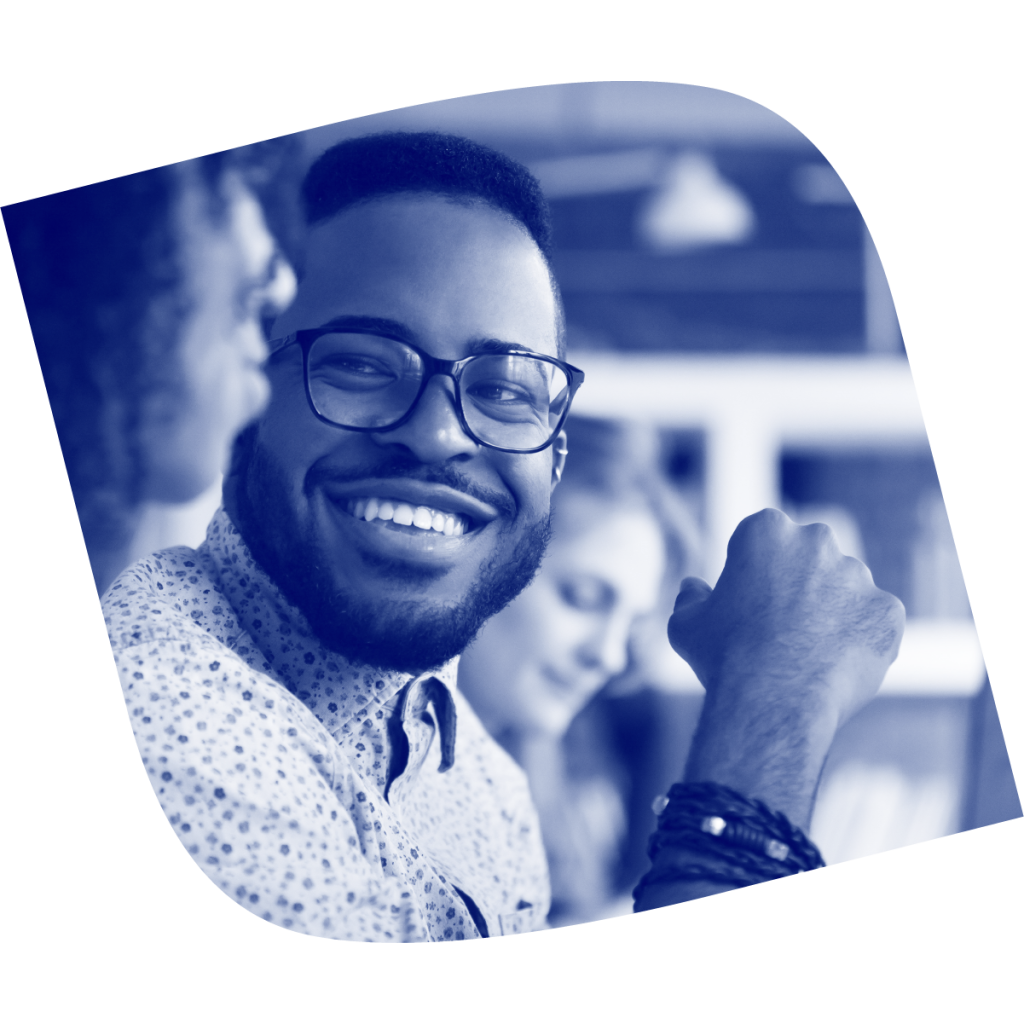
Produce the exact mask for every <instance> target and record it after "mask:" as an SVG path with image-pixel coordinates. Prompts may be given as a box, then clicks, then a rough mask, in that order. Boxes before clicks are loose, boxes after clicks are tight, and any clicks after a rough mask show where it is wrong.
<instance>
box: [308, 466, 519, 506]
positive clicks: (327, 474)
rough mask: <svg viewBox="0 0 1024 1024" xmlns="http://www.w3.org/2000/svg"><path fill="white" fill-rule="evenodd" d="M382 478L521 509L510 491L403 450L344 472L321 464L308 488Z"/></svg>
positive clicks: (315, 467) (314, 468)
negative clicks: (447, 489)
mask: <svg viewBox="0 0 1024 1024" xmlns="http://www.w3.org/2000/svg"><path fill="white" fill-rule="evenodd" d="M379 477H402V478H404V479H407V480H417V481H419V482H421V483H427V484H440V485H442V486H445V487H450V488H452V490H455V491H460V492H461V493H463V494H468V495H469V496H470V497H471V498H476V499H477V501H482V502H484V503H485V504H487V505H491V506H493V507H494V508H496V509H497V510H498V511H499V512H500V513H502V514H503V515H505V516H508V517H509V518H511V517H512V516H514V515H515V514H516V511H517V509H516V503H515V500H514V499H513V498H512V495H511V494H509V493H508V491H499V490H497V489H496V488H492V487H484V486H481V485H480V484H479V483H478V482H476V481H474V480H471V479H470V478H469V477H468V476H466V475H465V474H464V473H460V472H459V470H458V469H457V468H456V467H455V466H453V465H452V464H450V463H447V462H446V463H441V464H439V465H426V464H425V463H422V462H420V461H419V459H417V458H416V456H415V455H412V454H409V455H403V454H402V453H400V452H393V453H389V454H387V455H383V456H382V457H381V458H379V459H375V460H373V461H372V462H370V461H367V462H365V463H362V464H360V465H357V466H355V467H352V466H349V467H346V469H345V470H344V472H338V471H337V470H336V469H331V468H329V467H327V466H321V465H319V464H317V465H315V466H313V467H312V469H311V470H310V471H309V473H308V474H307V475H306V482H305V485H304V489H305V490H306V492H307V493H308V492H309V491H311V490H313V489H315V488H316V487H318V486H319V485H320V484H323V483H328V482H330V483H335V484H339V483H340V484H349V483H358V482H359V481H360V480H368V479H372V478H379Z"/></svg>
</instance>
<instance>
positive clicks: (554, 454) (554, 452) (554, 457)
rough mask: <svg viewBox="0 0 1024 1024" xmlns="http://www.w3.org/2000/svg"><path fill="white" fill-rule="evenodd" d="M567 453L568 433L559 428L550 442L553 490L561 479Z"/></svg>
mask: <svg viewBox="0 0 1024 1024" xmlns="http://www.w3.org/2000/svg"><path fill="white" fill-rule="evenodd" d="M568 454H569V435H568V434H566V432H565V431H564V430H560V431H559V432H558V435H557V436H556V437H555V439H554V441H553V442H552V443H551V490H554V489H555V487H556V486H557V484H558V481H559V480H561V479H562V472H563V470H564V469H565V459H566V456H567V455H568Z"/></svg>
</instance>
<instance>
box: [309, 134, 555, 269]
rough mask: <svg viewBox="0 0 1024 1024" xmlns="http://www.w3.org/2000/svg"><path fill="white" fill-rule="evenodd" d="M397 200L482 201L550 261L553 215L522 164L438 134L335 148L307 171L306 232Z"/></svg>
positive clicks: (373, 138) (362, 139)
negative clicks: (401, 196)
mask: <svg viewBox="0 0 1024 1024" xmlns="http://www.w3.org/2000/svg"><path fill="white" fill-rule="evenodd" d="M399 192H426V193H430V194H433V195H441V196H452V197H459V198H467V199H479V200H482V201H483V202H485V203H488V204H489V205H491V206H493V207H495V208H496V209H498V210H501V211H503V212H504V213H506V214H508V215H509V216H511V217H513V218H514V219H515V220H517V221H518V222H519V223H520V224H521V225H522V226H523V227H524V228H526V230H527V231H528V232H529V234H530V237H531V238H533V240H534V241H535V242H536V243H537V246H538V248H539V249H540V251H541V252H542V253H543V254H544V257H545V259H548V258H549V257H550V255H551V214H550V211H549V209H548V204H547V200H546V199H545V198H544V193H543V192H542V191H541V188H540V184H539V183H538V181H537V179H536V178H535V177H534V176H533V175H532V174H531V173H530V172H529V170H527V168H525V167H524V166H523V165H522V164H520V163H517V162H516V161H515V160H513V159H511V158H510V157H507V156H505V155H504V154H503V153H499V152H498V151H497V150H496V149H491V148H490V147H489V146H483V145H481V144H480V143H479V142H473V141H472V140H471V139H465V138H462V137H461V136H459V135H448V134H445V133H442V132H380V133H377V134H374V135H362V136H359V137H358V138H354V139H346V140H345V141H344V142H339V143H338V144H337V145H335V146H332V147H331V148H330V149H329V150H327V152H326V153H324V154H323V155H322V156H321V157H320V158H319V159H318V160H317V161H316V163H314V164H313V166H312V167H311V168H310V169H309V172H308V173H307V175H306V179H305V181H304V182H303V185H302V200H303V205H304V207H305V213H306V220H307V222H308V223H309V224H317V223H319V222H320V221H324V220H327V219H328V218H329V217H333V216H334V215H335V214H336V213H338V212H339V211H341V210H344V209H346V208H347V207H350V206H355V205H356V204H358V203H363V202H366V201H367V200H370V199H374V198H376V197H378V196H385V195H394V194H395V193H399Z"/></svg>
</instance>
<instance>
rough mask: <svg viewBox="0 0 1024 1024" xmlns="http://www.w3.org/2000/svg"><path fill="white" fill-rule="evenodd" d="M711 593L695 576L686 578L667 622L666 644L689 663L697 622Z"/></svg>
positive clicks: (702, 581) (705, 584) (710, 589)
mask: <svg viewBox="0 0 1024 1024" xmlns="http://www.w3.org/2000/svg"><path fill="white" fill-rule="evenodd" d="M711 593H712V588H711V587H710V586H709V585H708V584H707V583H706V582H705V581H704V580H702V579H700V578H699V577H697V576H687V577H686V579H685V580H683V582H682V584H681V585H680V587H679V596H678V597H677V598H676V604H675V608H674V609H673V611H672V617H671V618H670V619H669V620H668V642H669V643H670V644H671V645H672V649H673V650H674V651H675V652H676V654H678V655H679V656H680V657H681V658H684V659H686V660H687V661H691V658H690V652H691V651H692V649H693V640H695V639H696V637H697V633H698V630H697V620H698V619H699V617H700V613H701V611H703V609H704V604H705V603H706V601H707V599H708V598H709V597H710V596H711ZM691 664H692V661H691Z"/></svg>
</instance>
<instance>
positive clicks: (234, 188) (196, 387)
mask: <svg viewBox="0 0 1024 1024" xmlns="http://www.w3.org/2000/svg"><path fill="white" fill-rule="evenodd" d="M221 187H222V189H223V193H224V198H225V200H226V201H227V209H226V214H225V217H224V218H223V221H218V222H214V221H212V220H211V219H210V217H209V214H208V213H207V212H206V195H205V193H204V192H203V188H202V187H201V186H200V185H199V184H198V183H197V182H195V181H192V182H188V183H186V184H185V186H184V188H183V189H182V193H181V196H180V199H179V203H178V209H177V211H176V213H177V223H178V236H179V246H180V258H181V260H182V263H183V266H184V271H185V273H184V289H185V297H186V300H187V301H188V303H189V311H188V313H187V315H186V317H185V320H184V323H183V325H182V330H181V334H180V337H179V340H178V349H177V359H178V369H179V372H178V375H177V376H178V379H177V381H176V382H175V385H174V386H173V387H169V388H165V389H163V390H164V392H165V393H161V394H157V395H155V396H154V400H153V401H152V402H151V404H150V407H149V410H148V415H147V416H146V417H145V424H146V426H145V437H144V447H145V451H146V456H147V463H148V466H147V469H148V474H147V475H148V480H147V487H146V497H147V498H148V499H149V500H151V501H160V502H181V501H188V500H190V499H191V498H194V497H196V496H197V495H198V494H201V493H202V492H203V491H204V490H206V488H207V487H209V486H210V485H211V484H213V482H214V481H215V480H216V478H217V474H218V473H220V472H221V471H222V470H223V469H224V468H225V465H226V462H227V458H228V454H229V452H230V448H231V444H232V442H233V440H234V438H235V435H236V434H237V433H238V431H239V430H241V428H242V427H244V426H245V425H246V423H248V422H249V421H250V420H251V419H252V418H253V417H255V416H256V415H258V414H259V413H260V412H261V411H262V409H263V406H264V405H265V404H266V401H267V398H268V395H269V385H268V383H267V379H266V377H265V376H264V374H263V370H262V369H261V364H262V363H263V361H264V359H266V356H267V348H266V343H265V342H264V340H263V331H262V326H261V314H262V313H263V312H264V311H265V310H266V309H267V307H268V306H270V307H275V308H276V310H277V311H279V310H280V309H282V308H284V307H285V306H286V305H287V304H288V303H289V302H290V301H291V299H292V297H293V295H294V291H295V277H294V274H293V272H292V270H291V267H290V266H289V265H288V264H287V263H286V262H284V261H283V260H282V259H281V258H280V257H279V255H278V253H277V246H276V244H275V242H274V239H273V238H272V237H271V235H270V233H269V232H268V231H267V228H266V224H265V223H264V220H263V213H262V210H261V209H260V205H259V203H258V201H257V200H256V198H255V197H254V196H253V194H252V193H251V192H250V191H249V190H248V188H246V186H245V185H244V184H243V183H242V181H241V179H240V178H239V177H238V176H237V175H235V174H228V175H226V176H225V178H224V179H223V181H222V182H221Z"/></svg>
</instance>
